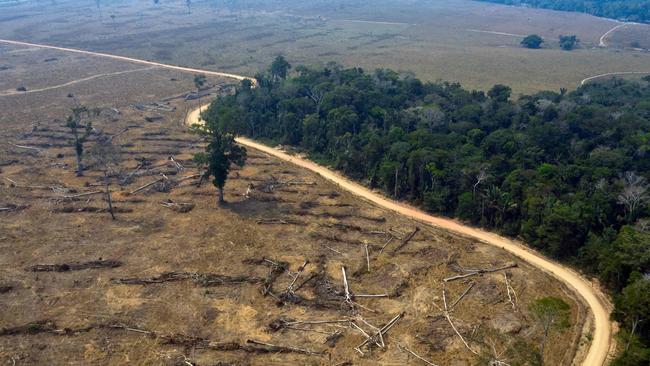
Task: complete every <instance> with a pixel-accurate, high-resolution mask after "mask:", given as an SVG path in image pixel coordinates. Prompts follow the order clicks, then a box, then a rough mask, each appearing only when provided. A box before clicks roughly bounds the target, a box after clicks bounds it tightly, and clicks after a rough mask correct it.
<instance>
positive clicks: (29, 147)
mask: <svg viewBox="0 0 650 366" xmlns="http://www.w3.org/2000/svg"><path fill="white" fill-rule="evenodd" d="M8 144H9V145H11V146H13V147H17V148H19V149H25V150H33V151H36V152H38V153H41V152H42V151H43V150H41V149H39V148H37V147H32V146H25V145H16V144H12V143H11V142H8Z"/></svg>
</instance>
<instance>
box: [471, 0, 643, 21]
mask: <svg viewBox="0 0 650 366" xmlns="http://www.w3.org/2000/svg"><path fill="white" fill-rule="evenodd" d="M479 1H487V2H490V3H497V4H505V5H516V6H532V7H534V8H543V9H553V10H563V11H577V12H582V13H587V14H591V15H595V16H598V17H604V18H610V19H620V20H626V21H629V22H640V23H648V22H650V1H648V0H591V1H588V0H479Z"/></svg>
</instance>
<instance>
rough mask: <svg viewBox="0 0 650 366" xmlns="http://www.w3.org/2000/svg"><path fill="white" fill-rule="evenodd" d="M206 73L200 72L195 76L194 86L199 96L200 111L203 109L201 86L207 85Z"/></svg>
mask: <svg viewBox="0 0 650 366" xmlns="http://www.w3.org/2000/svg"><path fill="white" fill-rule="evenodd" d="M205 80H206V78H205V75H203V74H199V75H196V76H194V86H195V87H196V95H197V96H198V98H199V111H200V110H201V88H202V87H203V85H205Z"/></svg>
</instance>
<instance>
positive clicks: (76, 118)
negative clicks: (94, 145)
mask: <svg viewBox="0 0 650 366" xmlns="http://www.w3.org/2000/svg"><path fill="white" fill-rule="evenodd" d="M84 116H90V111H89V110H88V108H86V107H83V106H77V107H73V108H72V115H70V116H69V117H68V121H67V123H66V126H67V127H68V128H70V131H71V132H72V137H73V139H74V140H73V141H72V143H73V144H74V152H75V154H76V156H77V177H81V176H83V174H84V167H83V161H82V159H83V153H84V143H85V142H86V140H87V139H88V137H90V135H91V134H92V132H93V126H92V123H91V122H90V121H89V122H87V123H86V124H85V125H84V124H82V123H81V121H82V118H83V117H84ZM79 130H81V131H79Z"/></svg>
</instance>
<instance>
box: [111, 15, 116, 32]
mask: <svg viewBox="0 0 650 366" xmlns="http://www.w3.org/2000/svg"><path fill="white" fill-rule="evenodd" d="M111 21H112V22H113V30H116V29H117V27H116V25H115V14H111Z"/></svg>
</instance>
